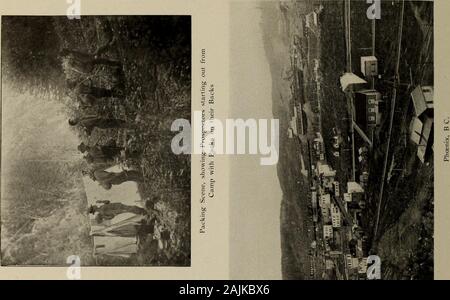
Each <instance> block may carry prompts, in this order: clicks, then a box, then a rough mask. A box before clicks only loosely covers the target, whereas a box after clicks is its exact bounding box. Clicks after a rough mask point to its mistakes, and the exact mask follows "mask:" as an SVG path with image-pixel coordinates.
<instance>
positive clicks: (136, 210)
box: [89, 200, 147, 223]
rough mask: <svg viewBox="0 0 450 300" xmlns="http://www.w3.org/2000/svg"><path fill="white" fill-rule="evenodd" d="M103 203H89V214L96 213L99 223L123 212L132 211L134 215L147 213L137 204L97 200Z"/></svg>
mask: <svg viewBox="0 0 450 300" xmlns="http://www.w3.org/2000/svg"><path fill="white" fill-rule="evenodd" d="M97 202H102V203H104V204H103V205H101V206H97V205H91V206H90V207H89V214H92V215H96V216H95V217H96V220H97V221H98V222H99V223H101V222H102V221H104V220H111V219H113V218H114V217H115V216H117V215H120V214H123V213H133V214H136V215H147V211H146V210H145V209H144V208H142V207H139V206H132V205H125V204H122V203H119V202H115V203H111V202H110V201H109V200H104V201H97Z"/></svg>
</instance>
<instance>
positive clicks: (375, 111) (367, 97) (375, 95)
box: [355, 90, 381, 134]
mask: <svg viewBox="0 0 450 300" xmlns="http://www.w3.org/2000/svg"><path fill="white" fill-rule="evenodd" d="M380 100H381V94H380V93H379V92H377V91H376V90H361V91H358V92H357V94H356V97H355V112H356V124H358V126H359V127H360V128H361V129H362V130H367V129H368V128H373V127H375V126H378V125H380V122H381V113H380V109H379V106H378V103H379V102H380ZM366 134H367V133H366Z"/></svg>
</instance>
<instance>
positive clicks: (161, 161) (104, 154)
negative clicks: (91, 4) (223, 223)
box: [1, 16, 191, 266]
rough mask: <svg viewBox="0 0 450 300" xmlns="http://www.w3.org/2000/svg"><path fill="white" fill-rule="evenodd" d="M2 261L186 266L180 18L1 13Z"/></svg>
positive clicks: (186, 34) (185, 43) (186, 68)
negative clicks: (178, 133) (177, 150)
mask: <svg viewBox="0 0 450 300" xmlns="http://www.w3.org/2000/svg"><path fill="white" fill-rule="evenodd" d="M1 101H2V106H1V120H2V125H1V127H2V135H1V143H2V147H1V265H2V266H67V264H71V263H80V264H81V265H82V266H190V265H191V221H190V220H191V200H190V195H191V192H190V186H191V164H190V156H189V155H184V154H181V155H176V154H174V153H173V151H172V149H171V140H172V138H173V136H174V135H175V134H174V133H173V132H172V131H171V125H172V122H173V121H174V120H177V119H186V120H190V119H191V17H190V16H81V17H80V18H78V19H77V18H72V19H69V18H68V17H66V16H2V18H1Z"/></svg>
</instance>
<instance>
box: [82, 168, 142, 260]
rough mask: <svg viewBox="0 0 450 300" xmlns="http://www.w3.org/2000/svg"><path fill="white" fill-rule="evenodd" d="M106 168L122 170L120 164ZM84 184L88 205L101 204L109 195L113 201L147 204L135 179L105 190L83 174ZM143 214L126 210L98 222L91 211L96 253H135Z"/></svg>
mask: <svg viewBox="0 0 450 300" xmlns="http://www.w3.org/2000/svg"><path fill="white" fill-rule="evenodd" d="M106 171H108V172H120V171H121V169H120V167H119V166H113V167H110V168H108V169H106ZM83 185H84V190H85V192H86V199H87V204H88V206H91V205H96V206H100V205H101V202H99V201H101V200H105V199H107V200H109V201H110V202H111V203H122V204H125V205H129V206H138V207H144V201H143V199H142V198H141V196H140V193H139V191H138V187H137V184H136V183H135V182H132V181H129V182H124V183H122V184H121V185H120V186H113V187H112V188H111V189H109V190H105V189H104V188H103V187H101V186H100V185H99V184H98V183H97V182H96V181H93V180H92V179H91V178H90V177H89V176H84V177H83ZM144 218H145V217H144V216H142V215H136V214H133V213H129V212H125V213H121V214H118V215H117V216H115V217H114V218H113V219H111V220H108V221H103V222H101V223H99V222H98V221H97V220H96V218H95V215H93V214H90V215H89V222H90V225H91V229H90V235H91V236H92V237H93V248H94V256H95V255H110V256H121V257H129V256H131V255H132V254H133V253H136V251H137V245H136V228H137V226H138V225H140V224H141V222H142V220H143V219H144Z"/></svg>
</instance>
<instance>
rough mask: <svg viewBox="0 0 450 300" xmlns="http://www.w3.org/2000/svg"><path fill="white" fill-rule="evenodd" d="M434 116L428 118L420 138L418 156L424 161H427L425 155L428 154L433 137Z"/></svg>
mask: <svg viewBox="0 0 450 300" xmlns="http://www.w3.org/2000/svg"><path fill="white" fill-rule="evenodd" d="M433 125H434V120H433V118H426V119H425V122H424V124H423V128H422V135H421V138H420V143H419V147H418V148H417V156H418V157H419V159H420V161H421V162H422V163H424V162H425V155H426V154H427V152H428V150H429V148H430V145H432V139H433V135H432V132H433Z"/></svg>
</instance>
